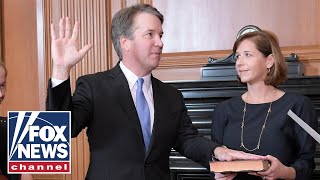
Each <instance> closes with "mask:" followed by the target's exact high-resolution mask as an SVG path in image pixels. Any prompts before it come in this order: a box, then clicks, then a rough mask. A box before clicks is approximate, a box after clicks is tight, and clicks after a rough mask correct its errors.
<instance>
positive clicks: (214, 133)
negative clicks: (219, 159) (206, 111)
mask: <svg viewBox="0 0 320 180" xmlns="http://www.w3.org/2000/svg"><path fill="white" fill-rule="evenodd" d="M224 104H225V102H223V103H220V104H218V105H217V106H216V108H215V109H214V111H213V115H212V124H211V140H212V141H215V142H217V143H219V144H222V142H223V134H224V129H225V126H226V124H227V115H226V112H225V107H224Z"/></svg>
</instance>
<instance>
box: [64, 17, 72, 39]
mask: <svg viewBox="0 0 320 180" xmlns="http://www.w3.org/2000/svg"><path fill="white" fill-rule="evenodd" d="M65 37H66V38H70V37H71V21H70V18H69V17H66V34H65Z"/></svg>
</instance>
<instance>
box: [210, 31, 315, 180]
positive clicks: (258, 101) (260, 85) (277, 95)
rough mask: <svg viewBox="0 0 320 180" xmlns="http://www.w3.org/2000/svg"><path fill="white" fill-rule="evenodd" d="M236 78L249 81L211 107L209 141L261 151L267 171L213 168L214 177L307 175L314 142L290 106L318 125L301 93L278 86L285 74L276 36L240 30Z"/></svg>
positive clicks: (309, 174) (265, 32) (235, 52)
mask: <svg viewBox="0 0 320 180" xmlns="http://www.w3.org/2000/svg"><path fill="white" fill-rule="evenodd" d="M233 52H234V54H235V58H236V70H237V72H238V76H239V80H240V81H241V83H242V84H245V85H246V86H247V92H245V93H244V94H242V95H241V96H240V97H234V98H231V99H229V100H227V101H225V102H222V103H220V104H219V105H218V106H217V107H216V108H215V110H214V114H213V121H212V140H216V141H217V142H219V143H221V144H223V145H225V146H227V147H228V148H230V149H236V150H241V151H244V152H248V153H252V154H258V155H264V156H266V157H267V159H268V160H269V161H270V162H271V166H270V167H269V169H268V170H267V171H265V172H257V173H238V174H236V173H227V174H221V173H216V174H215V178H216V179H246V180H247V179H261V178H262V179H304V180H305V179H311V176H312V172H313V169H314V168H315V164H314V153H315V147H316V143H315V141H314V140H313V139H312V137H311V136H309V135H308V134H307V133H306V132H305V131H304V130H303V129H302V128H301V127H300V126H299V125H298V124H297V123H295V122H294V121H293V120H292V119H291V118H290V117H289V116H288V115H287V112H288V110H289V109H291V110H292V111H293V112H294V113H296V114H297V115H298V116H299V117H300V118H301V119H303V120H304V121H305V122H306V123H308V124H309V125H310V126H311V127H312V128H313V129H317V119H316V113H315V109H314V107H313V105H312V103H311V101H310V100H309V99H308V98H307V97H304V96H301V95H298V94H294V93H290V92H284V91H282V90H280V89H278V88H277V86H278V85H279V84H281V83H283V82H284V81H285V80H286V77H287V66H286V63H285V59H284V57H283V55H282V53H281V50H280V47H279V44H278V41H277V39H276V37H275V36H274V35H272V34H271V33H269V32H267V31H256V32H250V33H246V34H244V35H242V36H241V37H239V38H238V39H237V41H236V42H235V44H234V46H233Z"/></svg>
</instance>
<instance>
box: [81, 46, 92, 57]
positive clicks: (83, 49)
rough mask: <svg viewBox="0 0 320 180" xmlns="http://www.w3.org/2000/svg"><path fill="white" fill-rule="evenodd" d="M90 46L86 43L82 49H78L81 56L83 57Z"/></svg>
mask: <svg viewBox="0 0 320 180" xmlns="http://www.w3.org/2000/svg"><path fill="white" fill-rule="evenodd" d="M91 48H92V45H91V44H87V45H85V46H84V47H83V48H82V49H80V51H79V53H80V55H81V57H83V56H84V55H85V54H86V53H87V52H88V51H89V50H90V49H91Z"/></svg>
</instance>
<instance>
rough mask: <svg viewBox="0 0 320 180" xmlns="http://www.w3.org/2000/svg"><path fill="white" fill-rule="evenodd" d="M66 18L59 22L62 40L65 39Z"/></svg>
mask: <svg viewBox="0 0 320 180" xmlns="http://www.w3.org/2000/svg"><path fill="white" fill-rule="evenodd" d="M64 31H65V29H64V18H61V19H60V22H59V35H60V38H64Z"/></svg>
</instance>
